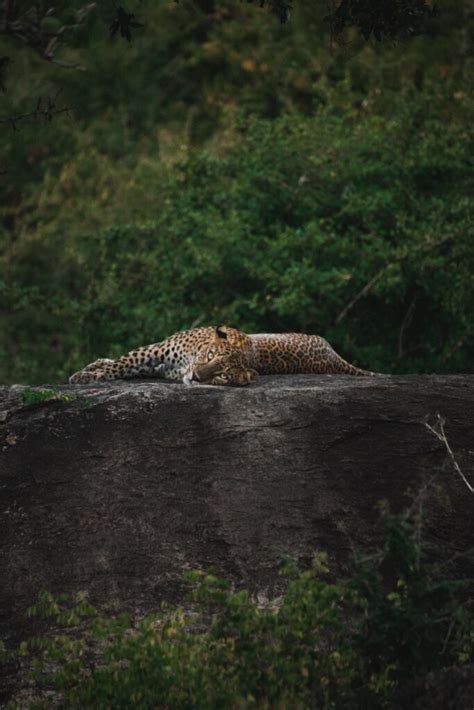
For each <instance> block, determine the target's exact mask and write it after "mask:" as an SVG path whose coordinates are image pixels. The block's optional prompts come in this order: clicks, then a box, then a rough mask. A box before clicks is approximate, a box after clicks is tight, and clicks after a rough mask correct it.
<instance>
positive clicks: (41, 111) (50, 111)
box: [0, 95, 73, 131]
mask: <svg viewBox="0 0 474 710" xmlns="http://www.w3.org/2000/svg"><path fill="white" fill-rule="evenodd" d="M57 99H58V95H56V96H55V97H54V98H51V97H50V96H47V97H46V99H45V100H43V98H42V97H41V96H40V97H39V98H38V100H37V102H36V108H35V109H34V110H33V111H28V112H27V113H20V114H17V115H16V116H7V117H5V118H0V124H9V125H10V126H11V127H12V128H13V130H14V131H18V130H19V128H18V124H19V123H20V122H22V121H28V120H31V121H44V122H49V121H51V120H52V119H53V117H54V116H59V115H61V114H63V113H65V114H69V115H70V113H71V111H72V110H73V108H72V106H62V107H61V108H58V107H57V106H56V101H57Z"/></svg>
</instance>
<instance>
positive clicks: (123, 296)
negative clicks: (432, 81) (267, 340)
mask: <svg viewBox="0 0 474 710" xmlns="http://www.w3.org/2000/svg"><path fill="white" fill-rule="evenodd" d="M452 101H453V99H452V97H451V96H450V95H449V94H448V95H447V96H443V95H442V94H441V95H440V92H438V94H437V95H434V94H428V95H427V94H422V95H420V96H419V97H417V98H416V99H415V97H413V98H412V99H411V100H409V101H400V102H399V105H398V106H397V109H396V111H394V112H393V113H392V115H391V117H390V118H387V117H384V118H383V117H379V116H377V115H372V114H371V113H370V114H368V115H364V114H363V113H362V114H361V113H355V112H351V111H349V110H346V111H345V112H344V114H343V115H340V113H339V111H338V109H337V108H333V107H331V108H329V109H327V110H325V111H321V112H320V113H319V114H318V116H316V117H314V118H306V117H300V118H298V117H296V116H294V117H291V119H290V118H281V119H278V120H274V121H262V120H255V121H252V120H251V121H240V122H239V121H236V122H235V123H234V126H233V128H232V130H229V134H230V136H229V144H228V146H227V147H226V149H225V150H221V151H220V152H219V153H215V152H212V153H211V152H208V151H207V152H206V151H204V152H198V153H194V154H192V155H191V156H189V157H188V158H185V159H183V160H182V161H181V162H178V163H175V164H164V163H162V162H159V161H156V162H155V161H154V160H153V158H152V157H151V158H150V159H149V160H148V161H145V160H143V161H142V162H138V163H137V164H136V165H135V166H134V169H133V172H130V173H128V174H127V168H126V167H122V166H120V165H113V164H111V163H110V162H109V161H108V160H107V159H105V158H101V157H100V156H99V155H98V154H95V155H94V154H91V161H90V163H88V162H87V161H86V160H85V159H82V161H81V162H78V163H71V164H69V165H66V166H64V169H63V173H62V175H61V176H60V179H59V181H58V182H51V183H50V184H49V185H48V183H47V182H45V183H44V191H45V193H44V195H43V199H44V200H45V201H46V202H47V203H48V204H49V209H50V210H54V212H55V218H54V223H50V224H49V225H48V224H47V223H46V224H44V225H43V224H42V223H37V224H36V227H35V229H34V230H33V229H32V230H31V231H30V230H28V231H26V232H25V233H24V235H23V237H20V238H18V239H16V240H15V241H13V242H12V243H11V244H10V245H9V246H7V248H6V249H4V251H3V255H2V266H3V268H2V274H3V282H2V297H3V302H4V303H5V304H6V309H4V311H3V315H2V316H0V318H1V331H2V335H3V345H2V351H3V352H2V360H1V363H0V372H1V379H3V381H12V380H19V379H20V380H29V381H40V380H42V381H46V380H47V381H51V382H56V381H60V380H61V379H63V378H65V377H66V375H67V374H68V373H69V372H71V371H72V370H74V369H75V368H78V367H79V366H81V365H83V364H85V363H86V362H88V361H90V360H91V359H94V358H95V357H98V356H107V355H111V356H116V355H119V354H121V353H122V352H124V351H126V350H128V349H131V348H132V347H134V346H137V345H140V344H146V343H149V342H156V341H158V340H160V339H163V338H164V337H166V336H168V335H169V334H171V333H172V332H174V331H177V330H179V329H182V328H186V327H190V326H193V325H196V324H201V323H203V324H207V323H216V322H225V323H228V324H232V325H234V326H237V327H240V328H243V329H245V330H247V331H254V332H255V331H267V332H268V331H272V330H273V331H288V330H296V331H300V330H302V331H307V332H313V333H320V334H323V335H325V336H326V337H327V338H328V339H329V340H330V341H331V342H332V344H333V345H334V346H335V347H336V348H337V349H339V350H340V352H341V354H343V355H344V356H346V357H348V358H350V359H351V360H353V361H355V362H356V363H357V364H358V365H362V366H364V367H369V368H371V369H376V370H382V371H385V372H430V371H439V372H456V371H462V370H464V371H468V372H472V371H473V370H472V362H473V354H474V310H473V308H472V304H473V303H474V280H473V276H472V274H473V273H474V250H473V247H472V236H473V235H472V197H471V196H472V191H473V187H474V180H473V164H472V159H471V158H470V148H471V146H472V131H471V128H470V127H469V125H468V121H467V119H466V113H467V112H468V111H469V108H470V106H469V105H468V104H469V101H468V99H467V98H466V97H462V99H460V100H459V104H460V106H457V107H456V111H457V114H455V115H457V116H458V120H452V117H453V112H454V109H453V107H452V106H451V103H452ZM445 112H449V115H450V117H451V121H450V122H449V123H445V122H444V120H443V116H444V115H445ZM117 173H119V175H121V177H123V178H124V180H125V176H127V181H126V182H125V181H124V182H123V183H122V187H121V192H120V195H119V199H120V200H121V201H122V202H123V203H125V204H124V206H123V207H122V208H121V209H120V211H121V213H122V215H123V214H127V213H128V216H129V218H130V219H129V221H131V222H132V224H129V225H128V226H126V225H124V224H122V225H120V226H116V227H111V228H109V229H92V226H90V228H89V230H88V233H87V232H83V233H81V231H82V230H81V226H83V224H87V222H88V220H89V218H88V216H87V202H88V199H93V198H92V195H93V193H94V199H95V200H97V199H99V201H100V199H101V197H100V195H101V191H104V193H105V196H104V209H106V210H107V201H108V195H109V194H110V193H109V188H108V187H107V185H108V183H109V182H110V184H111V185H112V186H113V185H114V184H116V176H117ZM119 182H120V181H119ZM69 192H70V194H71V195H72V197H69V196H68V194H69ZM141 206H143V208H144V211H145V214H146V215H147V216H148V217H151V219H148V220H147V221H145V220H143V219H140V207H141ZM112 212H113V210H111V211H109V219H110V221H113V215H112ZM68 223H71V232H70V233H68ZM51 224H53V225H54V226H53V227H52V226H51ZM78 225H79V226H78Z"/></svg>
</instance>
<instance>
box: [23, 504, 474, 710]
mask: <svg viewBox="0 0 474 710" xmlns="http://www.w3.org/2000/svg"><path fill="white" fill-rule="evenodd" d="M419 510H420V506H419V505H418V503H415V504H414V505H413V506H412V507H411V509H410V511H408V512H407V513H405V514H404V515H398V516H396V515H390V514H388V512H386V511H385V513H384V517H383V519H384V532H385V534H384V536H383V543H382V546H381V548H380V549H379V550H378V552H377V553H375V554H374V555H372V556H369V557H365V558H364V559H363V560H359V562H357V563H356V565H355V569H354V573H353V576H352V577H351V578H350V579H348V580H339V581H337V582H332V581H329V579H328V575H327V573H328V570H327V566H326V563H325V558H324V556H323V555H320V556H318V557H317V558H316V559H315V560H314V563H313V565H312V567H311V568H310V569H308V570H306V571H304V572H295V571H294V570H291V565H290V566H288V565H287V569H286V572H287V573H291V572H292V576H293V578H292V579H291V581H290V582H289V584H288V587H287V590H286V592H285V593H284V594H283V596H282V597H280V598H278V599H276V600H273V601H268V602H267V603H266V604H265V605H262V604H260V605H258V604H257V603H256V602H255V600H254V599H253V598H252V596H251V595H250V594H249V593H248V592H246V591H236V590H234V589H232V588H231V586H230V585H229V584H227V583H226V582H224V581H223V580H221V579H219V578H217V577H216V576H215V575H213V574H211V573H203V572H193V573H192V574H190V575H188V580H189V581H190V583H191V584H192V586H193V591H192V594H191V598H190V601H189V604H188V605H187V607H186V610H183V609H179V608H178V609H176V610H174V611H172V610H170V609H168V610H165V611H163V612H162V613H161V614H158V615H153V616H149V617H147V618H146V619H144V620H142V621H141V622H139V623H138V624H133V623H132V622H131V621H130V619H129V618H127V617H126V616H121V617H117V618H110V617H105V616H102V615H100V614H98V612H97V611H96V609H94V608H93V607H92V606H91V605H90V604H89V603H88V602H87V601H86V599H84V598H80V599H79V600H76V603H75V604H71V603H70V602H68V600H67V597H64V596H63V597H60V598H54V597H52V596H51V595H50V594H47V593H44V594H42V595H41V596H40V599H39V602H38V604H37V605H36V606H35V607H33V609H31V610H30V615H31V616H40V617H46V618H49V619H50V620H52V621H53V622H54V624H55V625H56V627H60V629H58V631H57V633H56V634H54V635H50V636H48V637H40V638H36V639H33V640H32V641H31V642H24V643H22V644H21V645H20V647H19V649H18V653H19V654H20V656H22V657H28V656H29V653H30V651H33V652H34V654H35V657H34V668H35V677H36V680H37V686H36V691H35V696H36V697H37V698H38V702H37V704H35V707H50V704H51V693H49V695H47V696H45V700H44V702H42V700H41V697H42V696H41V688H49V689H51V688H56V689H57V690H58V691H60V692H61V693H63V696H62V702H61V707H94V708H108V707H113V708H129V707H131V706H135V707H138V708H147V707H157V706H159V707H163V708H176V709H178V708H203V709H204V708H205V709H206V710H207V709H208V708H209V709H210V708H223V707H225V708H250V707H259V708H270V707H295V708H310V707H311V708H315V707H317V708H340V707H344V708H362V707H363V708H372V707H373V708H382V707H387V706H389V705H390V701H391V699H392V698H393V696H394V693H395V692H396V691H397V690H398V689H400V688H401V687H403V686H404V685H406V684H407V683H410V682H411V681H413V680H415V679H421V678H423V677H424V675H425V674H426V673H428V672H429V671H436V670H439V669H441V668H443V667H447V666H450V665H462V664H463V663H467V662H468V661H469V660H471V659H472V657H473V651H474V614H473V609H472V598H471V601H470V602H469V601H468V600H469V588H468V585H466V584H465V583H461V582H455V581H449V579H447V578H446V577H445V576H444V574H443V572H442V571H441V569H442V567H440V565H439V564H437V565H433V564H430V563H429V562H428V561H427V558H426V557H425V554H424V549H423V546H422V545H421V543H420V530H421V527H422V519H421V517H420V513H419Z"/></svg>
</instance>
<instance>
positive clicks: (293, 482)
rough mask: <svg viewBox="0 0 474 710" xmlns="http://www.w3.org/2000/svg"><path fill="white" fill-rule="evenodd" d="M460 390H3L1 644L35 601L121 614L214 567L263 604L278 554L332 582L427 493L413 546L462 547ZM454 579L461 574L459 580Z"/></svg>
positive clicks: (273, 386)
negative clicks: (44, 594)
mask: <svg viewBox="0 0 474 710" xmlns="http://www.w3.org/2000/svg"><path fill="white" fill-rule="evenodd" d="M438 414H439V415H441V417H442V418H443V420H444V421H445V425H444V431H445V434H446V437H447V442H449V447H450V449H451V451H452V454H453V455H454V457H455V459H456V461H457V464H458V466H459V467H460V469H461V470H462V472H463V473H464V475H465V476H466V478H467V479H468V480H470V481H471V483H474V451H473V449H474V440H473V422H474V376H461V375H455V376H454V375H453V376H443V377H441V376H411V377H380V378H375V379H371V378H367V379H365V378H352V377H349V376H328V375H324V376H316V375H304V376H303V375H298V376H284V377H262V378H261V379H260V380H259V383H258V384H257V385H253V386H250V387H248V388H243V389H232V388H224V387H206V386H202V385H197V386H192V387H185V386H183V385H175V384H168V383H163V382H156V381H153V382H150V381H130V382H115V383H110V384H104V385H82V386H59V387H54V388H52V387H48V386H42V387H32V388H24V387H22V386H13V387H3V388H0V490H1V501H2V504H1V509H0V569H1V570H2V572H1V577H2V579H3V580H4V581H5V580H7V584H2V585H1V586H0V624H1V627H0V635H1V636H2V637H3V638H5V639H6V640H7V641H8V639H13V638H14V637H16V636H17V635H21V633H22V629H23V627H24V619H25V617H24V614H25V609H26V608H27V607H28V606H29V605H30V604H32V603H33V602H34V601H35V600H36V598H37V595H38V592H39V591H41V590H45V589H47V590H50V591H52V592H75V591H78V590H83V591H87V592H88V594H89V597H90V599H91V600H92V601H93V602H95V603H97V604H99V605H101V604H109V603H111V602H117V603H118V604H119V605H123V606H125V607H126V606H133V608H135V609H137V608H138V609H144V610H145V609H150V608H157V606H158V604H159V601H160V600H161V599H169V600H174V601H177V600H179V599H180V598H181V596H182V592H183V584H182V581H181V580H182V574H183V571H184V570H188V569H191V568H196V567H209V566H211V565H212V566H213V567H214V568H216V569H217V570H218V572H219V573H220V574H221V575H223V576H226V577H228V578H231V579H233V580H235V581H236V583H242V584H244V585H246V586H248V587H251V588H254V589H262V590H266V591H267V592H269V593H274V592H275V591H278V585H279V584H281V578H280V577H279V575H278V567H279V562H280V560H281V559H282V557H285V556H288V555H289V556H291V557H294V558H296V559H298V560H300V561H301V562H302V563H303V564H304V563H305V562H306V561H307V560H309V559H310V558H311V557H312V556H313V555H314V553H315V552H317V551H319V550H325V551H327V552H328V554H329V560H330V564H331V567H332V569H333V570H335V571H337V572H340V571H343V570H344V569H345V567H346V564H347V562H348V561H349V559H350V558H351V557H352V555H353V550H354V548H358V549H362V550H363V549H367V548H368V547H370V546H371V545H372V544H373V543H374V541H375V539H376V536H377V535H378V527H377V520H378V516H379V513H378V508H377V503H378V502H379V501H380V500H382V499H386V500H387V501H388V502H389V504H390V506H391V507H392V508H393V509H395V510H396V509H400V508H402V507H403V506H404V505H406V504H407V501H408V500H409V499H410V495H412V494H414V493H416V492H417V491H418V490H419V489H420V487H421V486H423V485H426V484H427V483H428V482H429V485H430V486H433V485H436V486H437V488H436V494H435V495H434V496H431V503H430V507H431V511H430V516H429V522H428V527H427V534H428V535H429V536H430V542H431V543H432V544H433V545H434V548H436V547H438V549H440V550H441V549H442V550H443V552H444V553H448V554H450V555H452V556H456V554H457V553H459V552H463V551H464V550H466V549H468V548H470V547H471V546H472V540H473V539H474V496H473V495H472V494H471V493H470V492H469V490H468V488H467V486H466V483H465V482H464V481H463V480H462V478H461V476H460V475H459V472H457V471H456V470H455V468H454V467H453V462H452V458H451V456H450V454H449V453H448V449H447V446H446V442H443V441H442V440H440V439H439V438H437V437H436V436H435V435H434V434H433V432H432V431H430V430H429V429H428V427H427V426H426V422H427V421H428V423H429V424H431V425H434V424H435V423H436V421H437V415H438ZM460 571H461V573H462V574H465V575H471V576H472V574H473V572H474V570H473V569H468V568H467V567H466V563H465V561H463V566H462V567H460Z"/></svg>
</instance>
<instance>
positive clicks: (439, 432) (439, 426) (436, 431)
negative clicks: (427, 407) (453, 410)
mask: <svg viewBox="0 0 474 710" xmlns="http://www.w3.org/2000/svg"><path fill="white" fill-rule="evenodd" d="M444 424H445V420H444V419H443V418H442V416H441V415H440V414H437V415H436V423H435V424H434V425H433V426H431V424H428V422H427V421H425V427H426V428H427V429H428V430H429V431H430V432H431V433H432V434H433V435H434V436H435V437H436V438H437V439H438V440H439V441H441V442H442V443H443V444H444V446H445V447H446V451H447V452H448V456H449V458H450V459H451V463H452V464H453V466H454V470H455V471H456V472H457V473H458V474H459V475H460V476H461V478H462V480H463V481H464V483H465V484H466V486H467V488H468V489H469V491H470V492H471V493H474V487H473V486H471V484H470V483H469V481H468V480H467V478H466V476H465V475H464V474H463V472H462V471H461V469H460V467H459V464H458V462H457V461H456V459H455V457H454V454H453V451H452V449H451V447H450V445H449V442H448V439H447V438H446V433H445V431H444Z"/></svg>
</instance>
